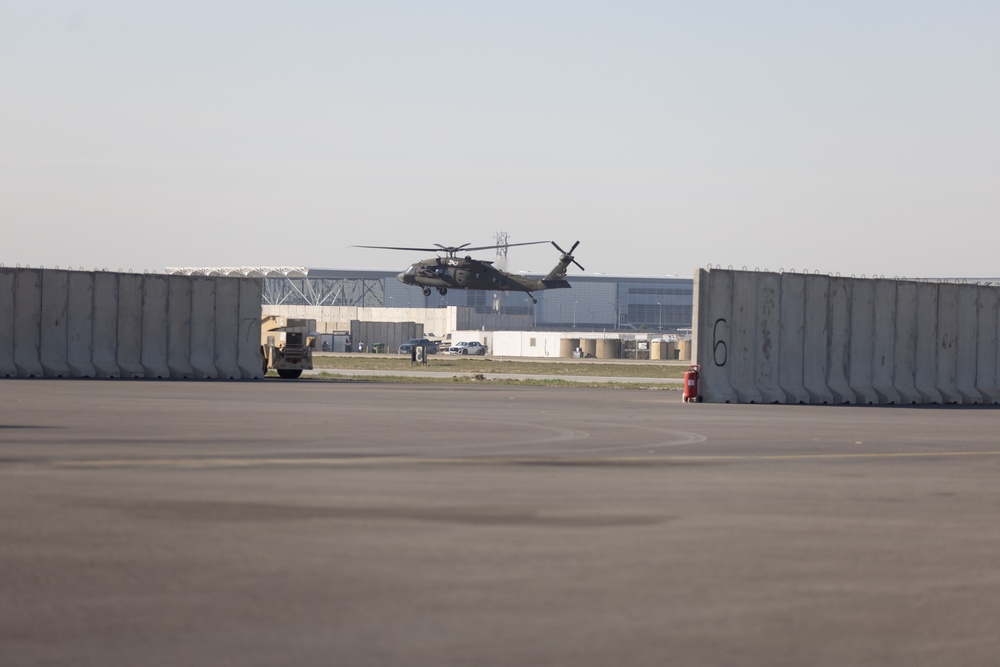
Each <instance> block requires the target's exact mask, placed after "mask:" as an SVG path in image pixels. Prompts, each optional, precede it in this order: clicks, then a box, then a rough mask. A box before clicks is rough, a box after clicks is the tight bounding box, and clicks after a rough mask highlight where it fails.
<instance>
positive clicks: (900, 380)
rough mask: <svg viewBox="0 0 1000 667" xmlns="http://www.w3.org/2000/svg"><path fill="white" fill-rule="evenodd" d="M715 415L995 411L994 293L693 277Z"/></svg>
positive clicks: (965, 287)
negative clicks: (809, 408) (778, 409)
mask: <svg viewBox="0 0 1000 667" xmlns="http://www.w3.org/2000/svg"><path fill="white" fill-rule="evenodd" d="M694 320H695V326H696V332H695V341H694V347H695V362H696V363H698V364H699V365H700V366H701V395H702V397H703V399H704V400H706V401H709V402H715V403H722V402H726V403H735V402H740V403H759V402H764V403H814V404H823V403H859V404H910V403H964V404H975V403H1000V286H996V285H973V284H958V283H948V282H940V283H932V282H916V281H900V280H885V279H864V278H843V277H831V276H821V275H806V274H778V273H768V272H750V271H733V270H724V269H709V270H701V271H699V272H698V273H697V274H696V275H695V316H694Z"/></svg>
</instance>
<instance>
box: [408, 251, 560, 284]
mask: <svg viewBox="0 0 1000 667" xmlns="http://www.w3.org/2000/svg"><path fill="white" fill-rule="evenodd" d="M492 264H493V263H492V262H489V261H485V260H476V259H472V258H471V257H465V258H464V259H461V258H457V257H438V258H434V259H425V260H422V261H420V262H416V263H414V264H411V265H410V266H409V267H408V268H407V269H406V270H405V271H403V272H402V273H400V274H399V275H398V276H396V278H397V279H398V280H399V281H400V282H401V283H404V284H406V285H414V286H417V287H426V288H434V289H437V290H439V291H440V290H441V289H445V290H447V289H449V288H451V289H472V290H495V291H507V292H536V291H540V290H546V289H559V288H567V287H570V284H569V281H567V280H538V279H535V278H528V277H525V276H519V275H515V274H512V273H507V272H506V271H501V270H500V269H497V268H496V267H494V266H493V265H492Z"/></svg>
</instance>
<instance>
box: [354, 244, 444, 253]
mask: <svg viewBox="0 0 1000 667" xmlns="http://www.w3.org/2000/svg"><path fill="white" fill-rule="evenodd" d="M351 247H352V248H374V249H375V250H412V251H414V252H441V249H440V248H399V247H396V246H389V245H352V246H351Z"/></svg>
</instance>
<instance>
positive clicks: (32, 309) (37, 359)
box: [12, 269, 43, 378]
mask: <svg viewBox="0 0 1000 667" xmlns="http://www.w3.org/2000/svg"><path fill="white" fill-rule="evenodd" d="M12 319H13V320H14V367H15V368H17V376H18V377H28V378H38V377H42V375H43V372H42V361H41V359H42V358H41V346H42V341H41V336H42V271H41V269H18V270H17V273H16V275H15V276H14V314H13V318H12Z"/></svg>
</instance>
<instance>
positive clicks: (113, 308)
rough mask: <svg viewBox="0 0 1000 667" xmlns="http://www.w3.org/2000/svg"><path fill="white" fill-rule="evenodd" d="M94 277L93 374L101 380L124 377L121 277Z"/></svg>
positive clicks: (101, 275) (100, 273) (98, 275)
mask: <svg viewBox="0 0 1000 667" xmlns="http://www.w3.org/2000/svg"><path fill="white" fill-rule="evenodd" d="M93 275H94V315H93V320H94V345H93V351H94V355H93V359H92V361H93V364H94V374H95V376H96V377H99V378H116V377H121V371H120V370H119V368H118V274H117V273H107V272H96V273H94V274H93Z"/></svg>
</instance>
